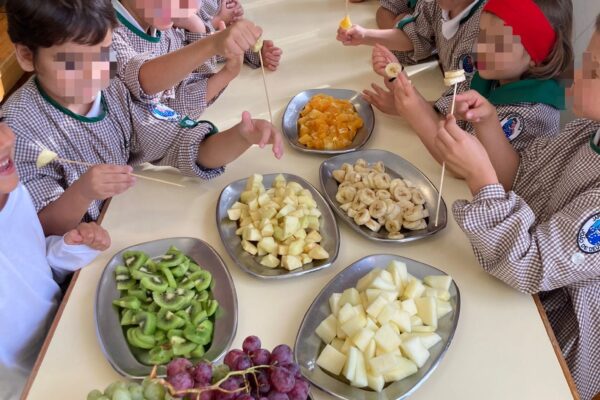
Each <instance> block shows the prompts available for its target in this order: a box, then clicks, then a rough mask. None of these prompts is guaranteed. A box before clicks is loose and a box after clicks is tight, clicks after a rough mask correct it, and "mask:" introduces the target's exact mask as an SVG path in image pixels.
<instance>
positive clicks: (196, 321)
mask: <svg viewBox="0 0 600 400" xmlns="http://www.w3.org/2000/svg"><path fill="white" fill-rule="evenodd" d="M207 318H208V314H207V313H206V311H204V310H200V311H198V312H196V313H195V314H193V315H192V325H194V326H198V325H200V324H201V323H202V321H204V320H205V319H207Z"/></svg>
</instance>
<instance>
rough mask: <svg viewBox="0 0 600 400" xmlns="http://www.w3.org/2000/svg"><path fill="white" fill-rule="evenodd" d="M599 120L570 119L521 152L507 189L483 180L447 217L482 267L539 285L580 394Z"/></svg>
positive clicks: (587, 391) (593, 354)
mask: <svg viewBox="0 0 600 400" xmlns="http://www.w3.org/2000/svg"><path fill="white" fill-rule="evenodd" d="M598 129H600V123H598V122H593V121H590V120H585V119H580V120H576V121H573V122H571V123H570V124H568V125H567V126H566V128H565V129H564V131H563V132H562V133H561V134H560V135H559V136H558V137H556V138H553V139H548V138H539V139H537V140H536V141H535V142H534V143H532V145H531V146H530V147H529V148H528V149H527V150H525V151H524V152H523V153H521V163H520V166H519V170H518V173H517V176H516V178H515V183H514V185H513V190H512V191H510V192H508V193H507V192H505V191H504V189H503V188H502V186H500V185H490V186H486V187H484V188H483V189H482V190H481V191H480V192H479V193H478V194H477V195H476V196H475V197H474V198H473V200H472V201H471V202H467V201H464V200H460V201H457V202H456V203H454V206H453V212H454V217H455V219H456V221H457V223H458V225H459V226H460V227H461V229H462V230H463V231H464V232H465V233H466V235H467V236H468V238H469V240H470V241H471V246H472V247H473V251H474V252H475V255H476V256H477V259H478V260H479V263H480V264H481V265H482V267H483V268H484V269H485V270H486V271H487V272H488V273H490V274H492V275H494V276H495V277H497V278H498V279H500V280H502V281H504V282H506V283H507V284H509V285H510V286H512V287H514V288H516V289H517V290H519V291H521V292H524V293H538V292H541V293H540V298H541V300H542V303H543V305H544V308H545V310H546V312H547V313H548V318H549V320H550V323H551V324H552V328H553V330H554V333H555V334H556V338H557V340H558V342H559V344H560V347H561V349H562V351H563V354H564V355H565V358H566V360H567V363H568V365H569V368H570V370H571V373H572V374H573V378H574V379H575V383H576V385H577V388H578V391H579V393H580V394H581V398H582V400H590V399H591V398H592V397H593V396H594V395H595V394H596V393H598V392H600V373H599V371H600V147H599V146H598V145H595V144H594V143H593V142H592V140H591V139H592V137H593V136H594V135H595V133H596V132H597V131H598Z"/></svg>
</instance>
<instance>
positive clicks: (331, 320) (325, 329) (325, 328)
mask: <svg viewBox="0 0 600 400" xmlns="http://www.w3.org/2000/svg"><path fill="white" fill-rule="evenodd" d="M337 323H338V322H337V319H336V318H335V316H334V315H333V314H331V315H329V317H327V318H325V319H324V320H323V321H322V322H321V323H320V324H319V326H318V327H317V329H316V330H315V333H316V334H317V336H319V337H320V338H321V340H323V341H324V342H325V343H327V344H329V343H331V341H332V340H333V339H335V335H336V331H337Z"/></svg>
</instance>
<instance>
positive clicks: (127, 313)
mask: <svg viewBox="0 0 600 400" xmlns="http://www.w3.org/2000/svg"><path fill="white" fill-rule="evenodd" d="M136 313H137V311H135V310H124V311H123V313H122V315H121V325H122V326H125V325H135V324H136V322H135V314H136Z"/></svg>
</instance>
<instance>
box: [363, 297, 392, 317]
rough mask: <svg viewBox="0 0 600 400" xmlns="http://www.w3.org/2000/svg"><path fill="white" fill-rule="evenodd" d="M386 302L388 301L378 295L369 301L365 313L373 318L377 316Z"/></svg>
mask: <svg viewBox="0 0 600 400" xmlns="http://www.w3.org/2000/svg"><path fill="white" fill-rule="evenodd" d="M387 304H388V301H387V300H386V299H385V298H384V297H383V296H381V295H380V296H379V297H377V298H376V299H375V301H373V302H372V303H371V305H370V306H369V308H367V314H369V315H370V316H371V317H373V318H377V316H378V315H379V313H380V312H381V311H382V310H383V307H385V306H386V305H387Z"/></svg>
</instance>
